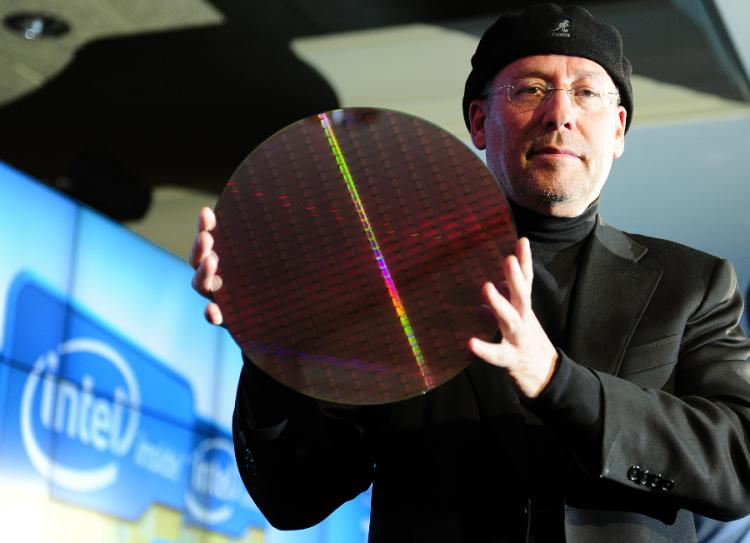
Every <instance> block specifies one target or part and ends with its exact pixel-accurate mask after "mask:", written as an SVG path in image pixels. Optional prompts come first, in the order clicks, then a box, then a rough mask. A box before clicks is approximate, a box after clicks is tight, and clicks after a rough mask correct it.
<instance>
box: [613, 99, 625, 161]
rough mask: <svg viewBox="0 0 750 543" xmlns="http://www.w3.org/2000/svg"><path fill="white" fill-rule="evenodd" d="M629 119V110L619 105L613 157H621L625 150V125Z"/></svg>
mask: <svg viewBox="0 0 750 543" xmlns="http://www.w3.org/2000/svg"><path fill="white" fill-rule="evenodd" d="M627 120H628V112H627V110H626V109H625V108H624V107H622V106H619V107H618V108H617V121H615V149H614V157H613V158H620V157H621V156H622V153H623V152H625V126H626V124H627Z"/></svg>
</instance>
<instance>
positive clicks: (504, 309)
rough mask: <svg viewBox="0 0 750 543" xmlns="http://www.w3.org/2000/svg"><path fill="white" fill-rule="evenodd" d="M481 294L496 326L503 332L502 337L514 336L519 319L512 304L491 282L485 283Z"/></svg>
mask: <svg viewBox="0 0 750 543" xmlns="http://www.w3.org/2000/svg"><path fill="white" fill-rule="evenodd" d="M482 295H483V296H484V299H485V300H486V302H487V305H488V306H489V308H490V310H491V311H492V314H493V315H494V316H495V318H496V319H497V324H498V327H499V328H500V331H501V332H502V334H503V337H507V338H511V337H514V336H515V330H516V329H517V327H518V322H519V320H520V317H519V314H518V311H516V308H515V307H513V305H512V304H511V303H510V302H509V301H508V300H507V299H506V298H505V296H503V295H502V294H500V293H499V292H498V291H497V289H496V288H495V285H493V284H492V283H489V282H488V283H485V284H484V287H483V288H482Z"/></svg>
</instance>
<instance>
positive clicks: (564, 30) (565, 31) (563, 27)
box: [549, 19, 570, 38]
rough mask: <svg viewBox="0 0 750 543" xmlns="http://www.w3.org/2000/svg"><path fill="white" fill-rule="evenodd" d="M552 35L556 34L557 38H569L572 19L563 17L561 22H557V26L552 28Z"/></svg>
mask: <svg viewBox="0 0 750 543" xmlns="http://www.w3.org/2000/svg"><path fill="white" fill-rule="evenodd" d="M549 35H550V36H554V37H555V38H569V37H570V21H569V20H568V19H563V20H562V21H560V22H559V23H557V26H556V27H555V28H553V29H552V30H550V33H549Z"/></svg>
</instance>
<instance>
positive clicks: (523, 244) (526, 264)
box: [516, 238, 534, 285]
mask: <svg viewBox="0 0 750 543" xmlns="http://www.w3.org/2000/svg"><path fill="white" fill-rule="evenodd" d="M516 255H517V256H518V263H519V264H520V265H521V272H523V276H524V277H525V278H526V282H527V283H528V284H529V285H530V284H531V282H532V281H533V280H534V262H533V261H532V259H531V244H530V243H529V238H521V239H519V240H518V243H517V244H516Z"/></svg>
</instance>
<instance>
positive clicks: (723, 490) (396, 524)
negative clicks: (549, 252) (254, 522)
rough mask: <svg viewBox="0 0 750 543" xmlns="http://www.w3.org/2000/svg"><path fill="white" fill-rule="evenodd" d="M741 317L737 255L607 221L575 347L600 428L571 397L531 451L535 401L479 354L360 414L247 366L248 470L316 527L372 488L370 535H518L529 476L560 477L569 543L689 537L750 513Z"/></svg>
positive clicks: (240, 413)
mask: <svg viewBox="0 0 750 543" xmlns="http://www.w3.org/2000/svg"><path fill="white" fill-rule="evenodd" d="M741 315H742V301H741V298H740V295H739V292H738V288H737V281H736V277H735V275H734V271H733V270H732V268H731V265H730V264H729V263H728V262H726V261H724V260H721V259H718V258H716V257H713V256H710V255H707V254H705V253H701V252H698V251H695V250H693V249H689V248H687V247H684V246H681V245H678V244H675V243H672V242H668V241H664V240H659V239H654V238H648V237H645V236H636V235H626V234H624V233H623V232H621V231H619V230H616V229H614V228H612V227H610V226H608V225H605V224H603V223H599V224H597V226H596V227H595V229H594V231H593V233H592V235H591V236H590V238H589V240H588V242H587V245H586V247H585V248H584V254H583V259H582V262H581V266H580V268H579V272H578V279H577V284H576V287H575V291H574V294H573V300H572V302H571V308H570V315H569V319H568V322H569V330H570V332H569V334H568V345H567V349H566V352H565V353H563V356H565V357H566V363H569V364H572V366H571V367H574V368H575V369H576V371H586V372H593V375H594V376H595V377H596V379H597V380H598V382H599V383H600V387H599V390H600V398H601V426H600V428H599V432H598V433H597V434H596V435H595V436H593V437H592V436H591V435H589V434H587V433H586V429H585V428H578V427H576V425H575V424H571V423H570V422H569V421H570V420H572V419H575V417H574V416H571V414H575V413H576V412H577V410H581V409H585V408H586V405H587V401H588V399H587V398H582V397H572V398H571V397H568V398H563V399H562V400H560V401H558V403H557V404H555V405H553V407H552V409H548V410H547V411H546V412H545V413H543V414H542V415H540V416H541V418H542V419H543V421H544V423H545V425H546V426H547V427H549V428H551V430H552V431H553V432H554V434H555V435H556V436H558V438H557V441H556V443H557V444H558V446H557V447H552V448H550V449H549V455H548V456H547V451H538V450H537V451H531V450H529V446H528V444H527V441H526V435H527V434H526V430H527V428H528V426H527V423H528V421H529V412H528V410H526V409H524V407H523V406H522V405H521V403H520V402H519V399H518V397H517V395H516V394H515V391H514V390H513V388H512V385H511V384H510V382H509V379H508V377H507V375H506V374H505V372H504V370H501V369H499V368H495V367H493V366H490V365H487V364H485V363H483V362H480V361H476V362H474V363H473V364H471V365H470V366H469V368H468V369H467V370H466V371H464V372H462V373H461V374H459V375H458V376H457V377H456V378H454V379H452V380H451V381H449V382H447V383H445V384H444V385H441V386H440V387H438V388H437V389H435V390H433V391H431V392H430V393H428V394H426V395H424V396H422V397H419V398H414V399H411V400H406V401H403V402H397V403H393V404H388V405H383V406H374V407H359V408H357V407H346V406H337V405H331V404H325V403H323V402H318V401H315V400H312V399H310V398H306V397H303V396H301V395H299V394H297V393H295V392H293V391H291V390H289V389H286V388H285V387H283V386H282V385H279V384H278V383H276V382H274V381H272V380H271V379H270V378H268V377H267V376H265V375H264V374H263V373H262V372H260V371H259V370H257V369H256V368H255V367H254V366H253V365H252V364H251V363H246V364H245V367H244V368H243V372H242V375H241V377H240V383H239V387H238V394H237V403H236V407H235V417H234V434H235V445H236V452H237V460H238V465H239V468H240V473H241V475H242V478H243V481H244V482H245V485H246V487H247V488H248V490H249V492H250V494H251V495H252V497H253V499H254V500H255V502H256V504H257V505H258V506H259V507H260V509H261V510H262V511H263V513H264V514H265V515H266V517H267V518H268V520H269V521H270V522H271V523H272V524H273V525H275V526H277V527H279V528H282V529H283V528H289V529H292V528H302V527H307V526H310V525H313V524H315V523H317V522H319V521H321V520H322V519H323V518H325V517H326V516H327V515H328V514H329V513H330V512H332V511H333V510H334V509H335V508H337V507H338V506H339V505H340V504H341V503H343V502H344V501H346V500H348V499H351V498H353V497H355V496H356V495H357V494H359V493H360V492H362V491H364V490H365V489H366V488H367V487H368V486H369V485H370V484H371V483H373V500H372V513H371V522H370V541H371V542H388V543H392V542H400V541H409V542H411V541H414V542H421V541H425V542H426V541H431V542H434V541H449V542H464V541H465V542H472V543H474V542H480V543H481V542H503V541H508V542H511V541H523V536H524V531H525V527H526V520H527V517H526V515H527V509H528V508H527V505H528V497H529V495H530V494H531V495H534V494H535V493H538V491H535V490H534V489H533V488H532V485H531V483H530V481H531V480H532V479H533V480H535V481H537V482H538V481H539V480H542V481H544V480H547V479H548V478H549V480H550V481H551V482H550V487H551V488H556V489H558V491H559V496H551V497H550V496H541V497H542V501H544V500H547V499H548V498H549V501H550V502H551V503H553V504H554V503H557V502H556V501H555V500H556V499H559V502H560V508H561V510H562V508H563V507H564V516H565V533H566V539H567V540H568V541H573V542H576V543H581V542H592V543H593V542H601V541H607V542H618V541H623V542H625V541H627V542H632V541H639V542H661V541H664V542H667V541H674V542H679V543H684V542H686V541H694V540H695V533H694V528H693V522H692V515H691V514H690V513H688V510H690V511H695V512H698V513H701V514H703V515H706V516H710V517H714V518H719V519H729V518H736V517H740V516H744V515H746V514H750V365H748V362H747V358H748V356H750V341H749V340H748V339H747V337H746V336H745V334H744V333H743V332H742V331H741V329H740V327H739V324H738V323H739V319H740V317H741ZM585 368H589V369H585ZM532 453H536V454H532ZM540 459H541V460H540ZM535 484H536V483H535ZM534 499H535V500H536V499H537V496H534ZM563 503H564V505H563ZM534 514H535V513H532V516H533V515H534Z"/></svg>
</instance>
